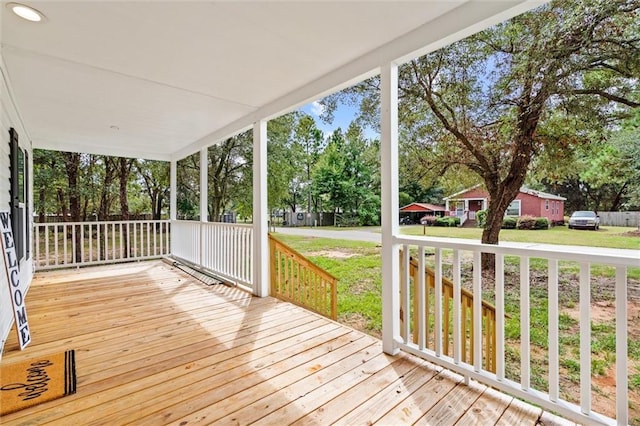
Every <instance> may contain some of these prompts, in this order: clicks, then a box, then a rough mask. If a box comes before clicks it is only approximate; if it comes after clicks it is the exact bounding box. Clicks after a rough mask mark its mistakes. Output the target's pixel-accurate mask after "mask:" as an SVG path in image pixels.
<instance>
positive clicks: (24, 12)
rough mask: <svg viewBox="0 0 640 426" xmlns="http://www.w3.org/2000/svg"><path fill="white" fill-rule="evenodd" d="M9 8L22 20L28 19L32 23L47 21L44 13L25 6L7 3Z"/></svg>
mask: <svg viewBox="0 0 640 426" xmlns="http://www.w3.org/2000/svg"><path fill="white" fill-rule="evenodd" d="M7 7H8V8H9V10H11V11H12V12H13V13H15V14H16V15H18V16H19V17H21V18H22V19H26V20H27V21H30V22H44V21H45V19H46V18H45V16H44V15H43V14H42V12H40V11H38V10H36V9H34V8H32V7H29V6H25V5H24V4H20V3H7Z"/></svg>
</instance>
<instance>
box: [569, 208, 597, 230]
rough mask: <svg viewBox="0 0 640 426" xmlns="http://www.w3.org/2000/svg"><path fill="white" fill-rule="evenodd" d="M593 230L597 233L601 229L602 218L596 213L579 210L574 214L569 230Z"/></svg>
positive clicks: (570, 220)
mask: <svg viewBox="0 0 640 426" xmlns="http://www.w3.org/2000/svg"><path fill="white" fill-rule="evenodd" d="M578 228H584V229H593V230H594V231H597V230H598V228H600V216H598V214H597V213H596V212H592V211H587V210H579V211H577V212H573V214H572V215H571V217H570V218H569V229H578Z"/></svg>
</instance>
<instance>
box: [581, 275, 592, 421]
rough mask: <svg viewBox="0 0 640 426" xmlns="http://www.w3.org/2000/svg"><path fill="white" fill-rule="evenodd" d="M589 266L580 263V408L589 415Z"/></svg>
mask: <svg viewBox="0 0 640 426" xmlns="http://www.w3.org/2000/svg"><path fill="white" fill-rule="evenodd" d="M590 268H591V266H590V265H589V264H588V263H580V408H581V409H582V412H583V413H584V414H590V413H591V269H590Z"/></svg>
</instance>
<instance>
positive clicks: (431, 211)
mask: <svg viewBox="0 0 640 426" xmlns="http://www.w3.org/2000/svg"><path fill="white" fill-rule="evenodd" d="M444 214H445V207H444V206H438V205H436V204H429V203H411V204H407V205H406V206H404V207H401V208H400V218H401V219H403V218H407V219H410V220H411V222H413V223H420V221H421V220H422V218H423V217H425V216H433V217H436V216H444Z"/></svg>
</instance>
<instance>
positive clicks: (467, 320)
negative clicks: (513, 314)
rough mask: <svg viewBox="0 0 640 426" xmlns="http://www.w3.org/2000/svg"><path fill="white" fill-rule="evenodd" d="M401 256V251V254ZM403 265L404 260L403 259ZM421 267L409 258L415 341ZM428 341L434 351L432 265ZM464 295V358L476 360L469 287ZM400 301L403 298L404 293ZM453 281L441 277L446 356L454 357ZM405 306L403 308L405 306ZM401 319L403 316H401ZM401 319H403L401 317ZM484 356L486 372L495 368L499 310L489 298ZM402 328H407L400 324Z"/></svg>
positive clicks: (484, 323) (427, 301) (484, 313)
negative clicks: (497, 311)
mask: <svg viewBox="0 0 640 426" xmlns="http://www.w3.org/2000/svg"><path fill="white" fill-rule="evenodd" d="M400 256H401V257H402V252H401V253H400ZM400 264H401V265H402V264H403V262H402V261H401V262H400ZM419 273H420V272H419V266H418V261H417V260H416V259H414V258H410V259H409V276H410V278H411V279H412V281H413V287H412V295H413V297H412V299H413V303H412V305H413V306H412V308H411V315H410V318H411V321H412V325H411V331H412V337H413V342H414V343H418V341H419V336H418V328H419V327H418V321H419V318H418V312H419V310H418V298H417V297H415V295H417V294H419V291H418V284H419V279H418V278H419V275H418V274H419ZM424 274H425V287H426V288H425V291H424V295H425V304H424V305H425V308H426V309H425V330H426V336H425V340H424V341H425V344H426V348H428V349H432V350H435V340H436V327H435V320H434V317H435V313H434V309H435V296H436V295H435V287H436V286H435V273H434V271H433V269H431V268H425V271H424ZM460 292H461V294H460V296H461V299H460V300H461V304H462V306H461V320H460V322H461V328H460V334H461V337H462V338H461V361H462V362H467V363H473V353H474V346H473V345H474V343H473V340H474V339H473V332H474V327H476V324H475V323H474V315H473V293H471V292H470V291H468V290H466V289H460ZM400 299H401V300H403V299H404V298H403V297H402V296H401V297H400ZM452 305H453V282H451V280H449V279H447V278H444V277H443V278H442V318H443V320H442V336H444V337H443V342H442V349H443V353H444V354H445V355H449V356H453V306H452ZM404 308H405V307H403V308H402V309H404ZM401 318H402V315H401ZM401 321H402V320H401ZM479 326H480V327H482V353H483V356H482V359H483V362H484V365H483V368H484V369H485V370H487V371H491V372H494V373H495V371H496V309H495V307H494V306H493V305H491V304H490V303H488V302H486V301H484V300H483V301H482V324H480V325H479ZM401 328H404V327H402V326H401Z"/></svg>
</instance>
